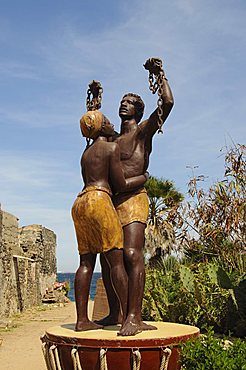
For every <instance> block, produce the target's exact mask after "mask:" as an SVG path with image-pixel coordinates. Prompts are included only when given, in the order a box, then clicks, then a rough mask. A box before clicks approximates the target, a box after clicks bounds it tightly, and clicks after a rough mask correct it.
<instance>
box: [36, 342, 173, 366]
mask: <svg viewBox="0 0 246 370" xmlns="http://www.w3.org/2000/svg"><path fill="white" fill-rule="evenodd" d="M41 339H42V338H41ZM161 349H162V352H163V355H162V358H161V365H160V370H167V368H168V363H169V359H170V356H171V354H172V350H171V349H170V348H168V347H166V348H165V347H161ZM42 351H43V355H44V359H45V363H46V367H47V370H62V368H61V364H60V360H59V354H58V350H57V346H56V345H54V344H53V345H52V346H50V348H48V345H47V343H46V342H43V343H42ZM106 353H107V349H104V348H101V349H100V370H108V364H107V357H106ZM132 355H133V357H132V370H140V365H141V353H140V351H139V349H135V350H134V349H132ZM71 357H72V361H73V368H74V370H83V368H82V366H81V364H80V358H79V352H78V348H73V349H72V350H71Z"/></svg>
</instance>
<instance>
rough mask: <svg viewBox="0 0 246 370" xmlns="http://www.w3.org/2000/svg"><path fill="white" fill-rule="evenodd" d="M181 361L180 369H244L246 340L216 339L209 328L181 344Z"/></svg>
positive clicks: (245, 366) (245, 365) (245, 367)
mask: <svg viewBox="0 0 246 370" xmlns="http://www.w3.org/2000/svg"><path fill="white" fill-rule="evenodd" d="M181 363H182V368H181V369H182V370H218V369H223V370H246V342H245V341H242V340H235V341H234V342H231V341H229V340H227V339H218V338H216V337H215V336H214V332H213V330H212V329H211V328H209V329H208V330H207V333H206V335H203V336H202V337H200V338H196V339H193V340H190V341H188V342H186V343H184V344H183V345H182V347H181Z"/></svg>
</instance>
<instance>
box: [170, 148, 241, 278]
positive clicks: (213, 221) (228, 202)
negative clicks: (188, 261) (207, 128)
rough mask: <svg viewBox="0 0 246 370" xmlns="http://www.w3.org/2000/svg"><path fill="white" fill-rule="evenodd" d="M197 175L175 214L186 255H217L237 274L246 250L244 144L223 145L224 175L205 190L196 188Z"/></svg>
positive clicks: (201, 258) (201, 257) (199, 257)
mask: <svg viewBox="0 0 246 370" xmlns="http://www.w3.org/2000/svg"><path fill="white" fill-rule="evenodd" d="M200 178H201V177H199V178H198V177H194V178H192V179H191V181H190V183H189V194H190V196H191V201H189V202H187V204H186V205H184V206H183V208H182V211H181V212H179V213H177V214H176V215H175V216H176V222H178V223H179V225H180V228H181V229H180V230H181V232H180V235H179V239H180V242H181V244H182V245H183V248H184V251H185V253H186V255H187V256H188V257H191V256H192V258H193V259H194V258H195V259H196V260H197V261H208V260H211V259H213V258H217V259H218V258H219V259H220V261H221V263H222V265H223V267H225V268H227V269H228V270H237V271H238V272H239V274H240V275H241V274H242V273H243V271H245V270H244V269H245V266H244V263H245V262H244V261H245V258H243V257H245V252H246V146H245V145H241V144H237V145H234V146H233V147H231V148H226V153H225V172H224V178H223V179H222V180H221V181H218V182H216V183H215V184H213V185H212V186H211V187H210V188H209V190H208V191H204V190H203V189H202V188H200V189H199V187H198V180H199V179H200ZM177 219H178V221H177Z"/></svg>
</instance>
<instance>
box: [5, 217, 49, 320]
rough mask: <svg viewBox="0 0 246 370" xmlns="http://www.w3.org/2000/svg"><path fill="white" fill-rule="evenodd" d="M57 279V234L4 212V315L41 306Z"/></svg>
mask: <svg viewBox="0 0 246 370" xmlns="http://www.w3.org/2000/svg"><path fill="white" fill-rule="evenodd" d="M55 280H56V235H55V233H54V232H53V231H51V230H49V229H47V228H45V227H43V226H41V225H30V226H24V227H21V228H19V227H18V219H17V218H16V217H15V216H13V215H11V214H9V213H7V212H4V211H2V210H0V316H4V317H8V316H10V315H11V314H13V313H15V312H19V311H23V310H24V309H26V308H28V307H31V306H34V305H37V304H40V303H41V299H42V297H43V295H44V294H45V291H46V289H47V288H49V287H50V286H52V284H53V283H54V282H55Z"/></svg>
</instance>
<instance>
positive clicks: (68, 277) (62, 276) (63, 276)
mask: <svg viewBox="0 0 246 370" xmlns="http://www.w3.org/2000/svg"><path fill="white" fill-rule="evenodd" d="M101 276H102V274H101V272H94V273H93V276H92V280H91V287H90V299H92V300H94V298H95V294H96V284H97V279H99V278H100V277H101ZM74 277H75V273H73V272H64V273H63V272H59V273H57V281H59V282H60V283H63V282H64V281H68V282H69V285H70V290H69V292H68V298H69V299H70V300H71V301H73V302H74V301H75V297H74Z"/></svg>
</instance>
